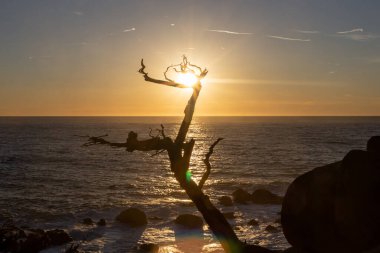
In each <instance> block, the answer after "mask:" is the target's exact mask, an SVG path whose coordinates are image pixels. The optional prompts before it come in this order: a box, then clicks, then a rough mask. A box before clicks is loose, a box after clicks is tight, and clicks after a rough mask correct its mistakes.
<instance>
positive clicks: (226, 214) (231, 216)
mask: <svg viewBox="0 0 380 253" xmlns="http://www.w3.org/2000/svg"><path fill="white" fill-rule="evenodd" d="M223 216H224V217H225V218H226V219H234V218H235V213H234V212H225V213H223Z"/></svg>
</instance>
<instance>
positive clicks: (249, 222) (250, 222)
mask: <svg viewBox="0 0 380 253" xmlns="http://www.w3.org/2000/svg"><path fill="white" fill-rule="evenodd" d="M248 225H250V226H258V225H259V222H258V221H257V220H256V219H252V220H250V221H248Z"/></svg>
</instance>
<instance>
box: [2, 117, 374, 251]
mask: <svg viewBox="0 0 380 253" xmlns="http://www.w3.org/2000/svg"><path fill="white" fill-rule="evenodd" d="M180 122H181V117H0V192H1V194H0V225H1V224H2V223H4V222H5V221H7V220H10V219H11V220H12V221H13V222H14V223H15V224H16V225H18V226H29V227H32V228H42V229H55V228H61V229H65V230H66V231H67V232H69V233H70V235H71V236H72V237H73V238H74V239H75V240H76V241H77V242H80V245H81V246H80V249H81V250H83V251H85V252H135V251H136V245H138V244H140V243H157V244H159V245H160V252H162V253H163V252H178V253H179V252H182V253H194V252H223V251H222V249H221V246H220V244H219V243H218V241H217V240H215V239H214V238H213V236H212V234H211V233H210V231H209V229H208V228H207V226H206V225H205V226H204V228H203V231H192V232H190V233H189V232H188V231H187V230H185V229H183V228H181V227H179V226H178V225H176V224H174V222H173V220H174V219H175V218H176V217H177V216H178V215H179V214H183V213H192V214H198V215H199V213H198V212H197V210H196V208H195V207H194V206H193V205H192V203H191V201H190V200H189V199H188V198H187V197H186V194H185V193H184V191H183V190H181V189H180V187H179V185H178V183H177V182H176V181H175V179H174V177H173V175H172V173H171V171H170V168H169V161H168V158H167V155H166V153H161V154H159V155H156V156H152V155H153V154H154V152H133V153H129V152H126V150H125V149H120V148H111V147H108V146H101V145H95V146H89V147H84V146H83V145H82V144H84V143H85V142H86V140H87V139H86V138H85V137H83V136H86V135H91V136H99V135H103V134H108V137H107V138H108V139H109V140H112V141H115V142H124V141H125V140H126V138H127V135H128V132H129V131H135V132H137V133H138V134H139V137H140V139H141V138H149V132H150V129H153V131H152V133H153V134H156V133H157V132H156V130H155V129H157V128H160V124H161V123H162V124H164V126H165V130H166V135H168V136H171V137H173V138H174V136H175V134H176V131H177V129H178V128H179V124H180ZM374 135H380V117H196V118H194V120H193V124H192V125H191V127H190V131H189V134H188V137H189V138H194V139H195V141H196V142H195V148H194V152H193V156H192V160H191V166H190V169H191V171H192V176H193V179H194V180H195V181H198V180H199V179H200V178H201V176H202V174H203V172H204V171H205V166H204V164H203V159H204V156H205V154H206V153H207V151H208V148H209V146H210V145H211V144H212V143H213V141H215V140H216V139H217V138H219V137H222V138H224V140H223V141H221V142H220V143H219V144H218V145H217V146H216V147H215V150H214V154H213V155H212V156H211V159H210V162H211V164H212V171H211V175H210V177H209V180H208V181H207V182H206V184H205V186H204V191H205V193H206V194H208V195H209V197H210V199H211V200H212V202H213V203H215V205H216V206H217V207H218V208H220V210H222V211H223V212H234V213H235V218H234V219H229V222H230V223H231V225H232V227H233V228H234V229H235V231H236V233H237V235H238V236H239V238H240V239H241V240H243V241H247V242H248V243H255V244H258V245H261V246H264V247H268V248H271V249H285V248H287V247H289V245H288V243H287V242H286V240H285V238H284V236H283V235H282V233H281V227H280V225H279V224H278V223H277V222H276V220H278V218H279V212H280V210H281V206H279V205H255V204H250V205H234V206H232V207H223V206H220V205H219V204H218V201H217V199H218V197H220V196H223V195H228V196H231V194H232V192H233V191H234V190H236V189H237V188H242V189H245V190H247V191H249V192H253V190H255V189H258V188H265V189H268V190H270V191H272V192H274V193H276V194H279V195H284V194H285V192H286V189H287V187H288V185H289V184H290V183H291V182H292V181H293V180H294V179H295V178H296V177H297V176H298V175H301V174H302V173H304V172H306V171H309V170H311V169H313V168H315V167H318V166H322V165H324V164H328V163H332V162H335V161H338V160H341V159H342V158H343V157H344V155H345V154H346V153H347V152H348V151H350V150H352V149H365V147H366V142H367V140H368V139H369V137H371V136H374ZM128 207H138V208H140V209H141V210H143V211H144V212H145V213H146V214H147V216H148V217H149V220H148V225H147V226H146V227H144V228H130V227H128V226H126V225H122V224H119V223H117V222H116V221H115V217H116V216H117V214H118V213H119V212H120V211H122V210H124V209H126V208H128ZM87 217H89V218H92V219H93V220H94V221H97V220H99V219H101V218H104V219H106V221H107V226H106V227H97V226H96V225H94V226H88V225H83V224H82V220H83V219H84V218H87ZM253 218H255V219H257V220H258V221H259V225H258V226H254V227H252V226H248V225H247V222H248V221H249V220H251V219H253ZM268 225H273V226H275V227H277V228H278V231H277V232H268V231H266V230H265V228H266V226H268ZM66 247H67V246H66ZM64 249H65V246H62V247H57V248H51V249H47V250H44V251H43V252H45V253H50V252H62V251H63V250H64Z"/></svg>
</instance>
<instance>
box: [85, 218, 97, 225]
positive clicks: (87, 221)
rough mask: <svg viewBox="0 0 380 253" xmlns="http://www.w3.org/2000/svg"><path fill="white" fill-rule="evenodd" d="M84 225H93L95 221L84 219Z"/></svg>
mask: <svg viewBox="0 0 380 253" xmlns="http://www.w3.org/2000/svg"><path fill="white" fill-rule="evenodd" d="M82 224H84V225H93V224H94V221H93V220H92V219H91V218H84V219H83V221H82Z"/></svg>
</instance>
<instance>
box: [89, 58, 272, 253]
mask: <svg viewBox="0 0 380 253" xmlns="http://www.w3.org/2000/svg"><path fill="white" fill-rule="evenodd" d="M170 69H173V70H174V71H175V72H182V73H189V72H190V73H192V74H194V75H195V77H196V78H197V82H196V83H195V84H194V85H193V87H192V89H193V93H192V95H191V97H190V99H189V101H188V103H187V106H186V108H185V111H184V114H185V116H184V118H183V120H182V124H181V127H180V129H179V131H178V134H177V136H176V138H175V139H174V141H173V140H172V139H171V138H170V137H168V136H166V135H165V132H164V127H163V126H162V125H161V128H162V129H161V130H160V134H159V135H158V136H152V135H151V134H150V136H151V138H150V139H148V140H138V135H137V133H135V132H130V133H129V134H128V139H127V141H126V142H125V143H113V142H109V141H107V140H105V139H104V138H103V136H99V137H90V138H89V139H88V142H87V143H85V144H84V145H85V146H89V145H94V144H102V145H109V146H111V147H116V148H126V150H127V151H128V152H133V151H156V153H155V154H157V153H161V152H163V151H167V153H168V156H169V159H170V167H171V171H172V172H173V173H174V176H175V178H176V180H177V181H178V183H179V185H180V186H181V188H182V189H184V190H185V192H186V193H187V195H188V197H189V198H190V199H191V200H192V202H193V203H194V204H195V206H196V207H197V209H198V210H199V212H200V213H201V214H202V215H203V218H204V220H205V221H206V222H207V224H208V226H209V228H210V230H211V231H212V232H213V233H214V235H215V236H216V238H217V239H218V240H219V242H220V243H221V245H222V247H223V249H224V251H225V252H227V253H243V252H244V253H245V252H252V253H261V252H263V253H264V252H274V251H271V250H269V249H266V248H263V247H260V246H256V245H247V244H246V243H244V242H241V241H240V240H239V238H238V237H237V235H236V234H235V232H234V230H233V229H232V228H231V226H230V224H229V223H228V221H227V220H226V218H225V217H224V215H223V214H222V213H221V212H220V211H219V210H218V209H217V208H216V207H215V206H214V205H213V204H212V203H211V201H210V199H209V197H208V196H207V195H205V194H204V193H203V191H202V187H203V185H204V184H205V183H206V180H207V178H208V176H209V174H210V171H211V164H210V161H209V159H210V156H211V155H212V153H213V150H214V147H215V146H216V145H217V144H218V143H219V141H221V140H222V139H221V138H220V139H218V140H217V141H215V142H214V143H213V144H212V145H211V147H210V149H209V152H208V153H207V154H206V158H205V160H204V163H205V164H206V167H207V170H206V172H205V173H204V175H203V177H202V179H201V181H200V182H199V184H196V183H195V182H194V181H193V180H192V179H191V177H189V176H188V175H189V164H190V157H191V154H192V151H193V148H194V143H195V140H194V139H190V140H188V141H186V135H187V132H188V130H189V127H190V124H191V121H192V118H193V114H194V109H195V104H196V102H197V99H198V96H199V93H200V91H201V89H202V84H201V80H202V79H203V78H204V77H205V76H206V75H207V73H208V71H207V69H202V68H200V67H198V66H196V65H193V64H190V62H188V61H187V58H186V57H185V56H184V57H183V62H182V63H181V64H178V65H172V66H169V67H168V68H167V69H166V71H165V73H164V76H165V80H159V79H155V78H151V77H150V76H149V75H148V73H147V72H145V65H144V61H143V60H141V68H140V70H139V73H141V74H142V75H143V77H144V79H145V80H146V81H148V82H152V83H157V84H161V85H166V86H171V87H176V88H189V87H188V86H185V85H183V84H180V83H177V82H175V81H173V80H172V79H170V78H168V76H167V72H168V71H169V70H170Z"/></svg>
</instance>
